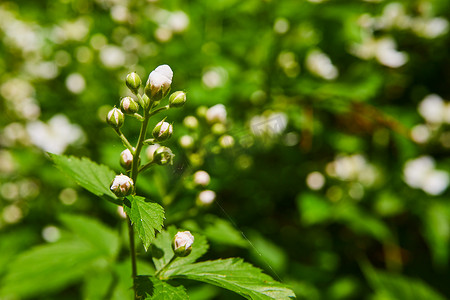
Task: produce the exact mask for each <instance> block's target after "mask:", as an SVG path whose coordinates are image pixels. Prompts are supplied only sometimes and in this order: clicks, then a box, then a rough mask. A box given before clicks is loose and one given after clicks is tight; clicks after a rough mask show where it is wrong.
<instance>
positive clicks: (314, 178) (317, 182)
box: [306, 172, 325, 190]
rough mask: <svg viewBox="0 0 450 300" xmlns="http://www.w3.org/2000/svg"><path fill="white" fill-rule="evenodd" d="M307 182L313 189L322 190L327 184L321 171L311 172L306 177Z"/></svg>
mask: <svg viewBox="0 0 450 300" xmlns="http://www.w3.org/2000/svg"><path fill="white" fill-rule="evenodd" d="M306 184H307V185H308V187H309V188H310V189H312V190H320V189H321V188H322V187H323V185H324V184H325V177H324V176H323V175H322V173H320V172H311V173H309V174H308V176H307V177H306Z"/></svg>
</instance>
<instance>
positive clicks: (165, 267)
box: [155, 255, 178, 279]
mask: <svg viewBox="0 0 450 300" xmlns="http://www.w3.org/2000/svg"><path fill="white" fill-rule="evenodd" d="M177 257H178V256H176V255H174V256H172V258H171V259H170V260H169V262H168V263H166V264H165V265H164V266H162V268H161V269H159V271H158V272H156V273H155V277H158V276H159V275H160V274H161V272H162V271H164V270H166V269H167V267H168V266H170V264H171V263H173V262H174V260H175V259H176V258H177ZM160 279H161V278H160Z"/></svg>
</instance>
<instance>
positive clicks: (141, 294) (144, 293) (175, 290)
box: [136, 276, 189, 300]
mask: <svg viewBox="0 0 450 300" xmlns="http://www.w3.org/2000/svg"><path fill="white" fill-rule="evenodd" d="M136 293H137V295H138V298H139V299H142V300H150V299H151V300H166V299H171V300H184V299H189V296H188V295H187V294H186V290H185V289H184V287H183V286H181V285H180V286H173V285H171V284H169V283H168V282H165V281H161V280H159V279H157V278H155V277H153V276H138V278H137V279H136Z"/></svg>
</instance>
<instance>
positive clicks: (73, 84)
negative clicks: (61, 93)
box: [66, 73, 86, 94]
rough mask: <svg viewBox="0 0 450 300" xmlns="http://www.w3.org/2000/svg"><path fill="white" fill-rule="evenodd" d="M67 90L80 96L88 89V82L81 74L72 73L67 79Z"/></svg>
mask: <svg viewBox="0 0 450 300" xmlns="http://www.w3.org/2000/svg"><path fill="white" fill-rule="evenodd" d="M66 88H67V89H68V90H69V91H70V92H72V93H74V94H80V93H81V92H83V91H84V89H85V88H86V81H85V80H84V77H83V75H81V74H80V73H72V74H70V75H69V76H67V78H66Z"/></svg>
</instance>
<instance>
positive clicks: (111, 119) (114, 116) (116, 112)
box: [106, 107, 125, 128]
mask: <svg viewBox="0 0 450 300" xmlns="http://www.w3.org/2000/svg"><path fill="white" fill-rule="evenodd" d="M124 119H125V117H124V115H123V113H122V112H121V111H120V109H118V108H115V107H114V108H113V109H111V110H110V111H109V112H108V115H107V117H106V122H107V123H108V124H109V125H110V126H111V127H114V128H120V127H122V125H123V122H124Z"/></svg>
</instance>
